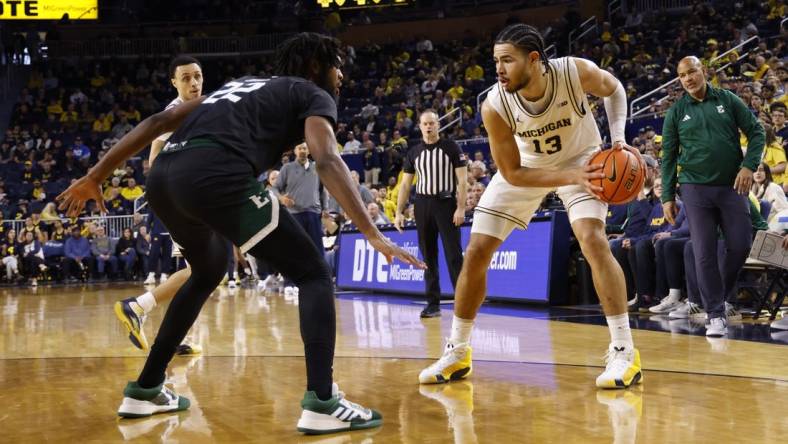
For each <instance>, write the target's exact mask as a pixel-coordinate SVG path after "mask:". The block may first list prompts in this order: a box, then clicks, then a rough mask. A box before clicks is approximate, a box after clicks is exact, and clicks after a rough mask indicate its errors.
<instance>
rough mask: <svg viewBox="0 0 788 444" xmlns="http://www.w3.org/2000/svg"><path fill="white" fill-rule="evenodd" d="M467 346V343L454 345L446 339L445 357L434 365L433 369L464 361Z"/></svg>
mask: <svg viewBox="0 0 788 444" xmlns="http://www.w3.org/2000/svg"><path fill="white" fill-rule="evenodd" d="M467 345H468V343H467V342H461V343H459V344H452V343H451V341H449V339H448V338H446V348H444V350H443V356H441V358H440V359H438V362H436V363H435V364H432V365H431V367H443V366H445V365H448V364H451V363H452V361H454V360H458V359H462V355H463V354H464V353H465V347H466V346H467Z"/></svg>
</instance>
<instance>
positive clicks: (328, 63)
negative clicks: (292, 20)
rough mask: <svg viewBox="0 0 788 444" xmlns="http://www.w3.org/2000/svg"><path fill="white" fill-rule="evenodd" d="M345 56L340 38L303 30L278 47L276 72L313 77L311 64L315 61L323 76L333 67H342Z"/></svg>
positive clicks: (284, 74) (306, 77)
mask: <svg viewBox="0 0 788 444" xmlns="http://www.w3.org/2000/svg"><path fill="white" fill-rule="evenodd" d="M343 58H344V52H343V51H342V44H341V43H340V42H339V40H337V39H335V38H333V37H329V36H325V35H322V34H317V33H314V32H301V33H298V34H296V35H294V36H292V37H290V38H288V39H287V40H285V41H284V42H283V43H282V44H281V45H279V47H278V48H277V49H276V58H275V68H276V74H277V75H281V76H296V77H303V78H305V79H308V78H311V77H312V72H311V66H310V64H311V63H312V62H313V61H314V62H317V64H318V66H319V68H320V72H319V75H320V76H321V77H322V76H323V75H324V74H325V73H326V72H327V71H328V70H329V69H330V68H331V67H337V68H338V67H340V66H341V64H342V59H343Z"/></svg>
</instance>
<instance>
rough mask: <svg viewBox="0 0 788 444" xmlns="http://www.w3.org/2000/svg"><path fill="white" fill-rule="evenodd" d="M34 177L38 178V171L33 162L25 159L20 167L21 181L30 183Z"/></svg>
mask: <svg viewBox="0 0 788 444" xmlns="http://www.w3.org/2000/svg"><path fill="white" fill-rule="evenodd" d="M36 179H40V174H39V172H38V171H37V170H36V169H35V167H33V162H32V161H30V160H26V161H25V163H24V167H23V168H22V183H25V184H32V183H33V182H34V181H35V180H36Z"/></svg>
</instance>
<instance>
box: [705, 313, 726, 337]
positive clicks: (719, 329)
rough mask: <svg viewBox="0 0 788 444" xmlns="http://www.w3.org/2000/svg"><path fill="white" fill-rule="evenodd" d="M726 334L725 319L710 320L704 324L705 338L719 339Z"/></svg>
mask: <svg viewBox="0 0 788 444" xmlns="http://www.w3.org/2000/svg"><path fill="white" fill-rule="evenodd" d="M727 334H728V321H727V320H726V319H725V318H711V319H709V322H708V324H706V336H711V337H712V338H720V337H722V336H725V335H727Z"/></svg>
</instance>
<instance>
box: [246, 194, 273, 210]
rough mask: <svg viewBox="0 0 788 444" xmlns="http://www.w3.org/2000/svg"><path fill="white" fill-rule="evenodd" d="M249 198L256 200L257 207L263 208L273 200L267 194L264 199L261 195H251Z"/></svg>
mask: <svg viewBox="0 0 788 444" xmlns="http://www.w3.org/2000/svg"><path fill="white" fill-rule="evenodd" d="M249 200H251V201H252V202H254V204H255V205H256V206H257V208H263V207H264V206H266V205H268V203H269V202H271V199H269V198H268V197H267V196H266V197H265V198H263V199H260V196H249Z"/></svg>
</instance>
